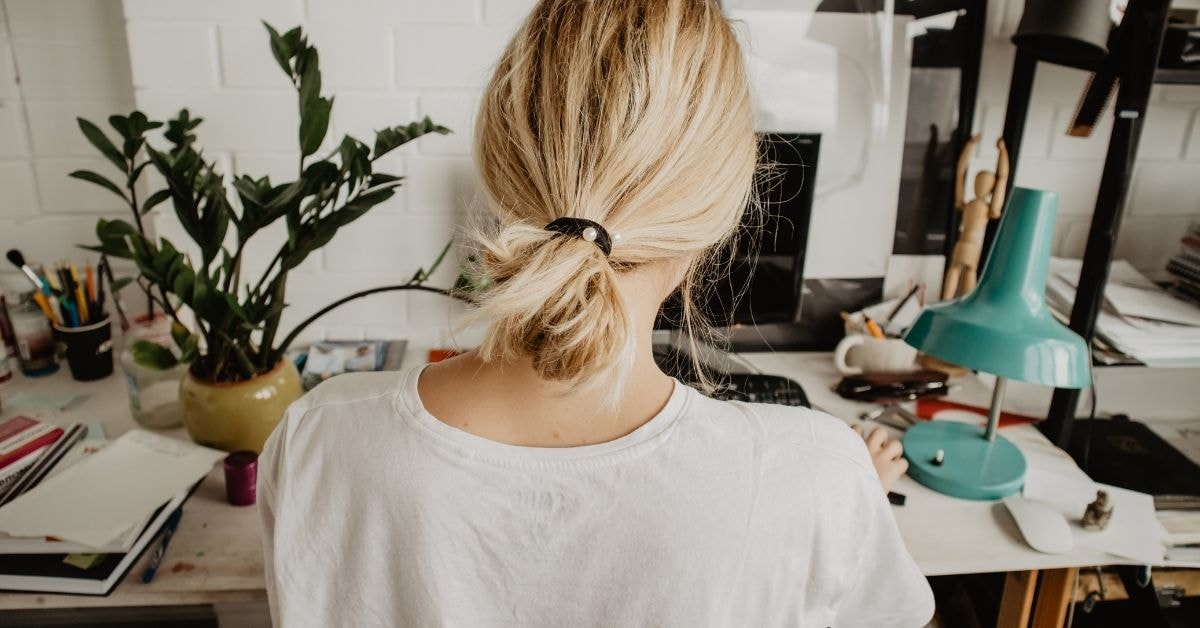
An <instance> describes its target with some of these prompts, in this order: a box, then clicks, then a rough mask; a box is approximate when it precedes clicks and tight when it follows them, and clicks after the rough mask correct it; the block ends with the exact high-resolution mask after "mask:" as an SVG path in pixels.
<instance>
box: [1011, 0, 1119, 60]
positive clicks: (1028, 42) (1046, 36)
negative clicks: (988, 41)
mask: <svg viewBox="0 0 1200 628" xmlns="http://www.w3.org/2000/svg"><path fill="white" fill-rule="evenodd" d="M1108 4H1109V3H1108V2H1106V1H1104V0H1026V2H1025V12H1024V13H1023V14H1022V15H1021V23H1020V24H1018V25H1017V33H1016V34H1015V35H1013V38H1012V40H1013V43H1014V44H1016V45H1017V47H1018V48H1020V49H1021V50H1023V51H1025V52H1028V53H1030V54H1032V55H1033V56H1034V57H1036V58H1038V59H1040V60H1042V61H1050V62H1052V63H1059V64H1064V65H1069V66H1077V67H1078V66H1081V65H1090V64H1093V63H1095V62H1097V61H1099V60H1100V59H1103V58H1104V57H1105V55H1107V54H1108V35H1109V33H1110V32H1112V28H1113V23H1112V19H1111V18H1110V17H1109V14H1108Z"/></svg>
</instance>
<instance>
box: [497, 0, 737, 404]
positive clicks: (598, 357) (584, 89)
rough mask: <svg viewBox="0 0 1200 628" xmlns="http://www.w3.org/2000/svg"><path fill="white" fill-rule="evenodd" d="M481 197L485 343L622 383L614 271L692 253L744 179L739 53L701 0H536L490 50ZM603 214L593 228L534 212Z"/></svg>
mask: <svg viewBox="0 0 1200 628" xmlns="http://www.w3.org/2000/svg"><path fill="white" fill-rule="evenodd" d="M476 138H477V139H476V143H477V146H476V151H475V156H476V160H477V166H478V169H479V172H480V174H481V176H482V180H483V184H484V188H485V190H486V192H487V195H488V201H489V207H490V209H491V210H492V212H493V213H494V214H495V220H494V221H491V222H492V225H491V228H487V229H483V230H477V232H476V233H475V234H474V238H475V240H476V241H477V243H478V255H477V259H478V264H479V269H478V270H479V272H480V273H481V274H482V275H483V278H484V279H485V281H487V282H488V283H490V288H488V289H487V290H486V291H485V293H484V294H483V295H482V296H481V298H480V301H479V315H480V316H482V317H484V318H486V319H487V320H489V321H490V323H491V325H490V327H489V330H488V333H487V335H486V336H485V339H484V342H483V344H482V346H481V347H480V355H481V357H482V358H483V359H484V360H486V361H493V360H502V361H509V360H515V359H519V358H521V357H524V356H528V357H530V358H532V362H533V366H534V368H535V370H536V371H537V373H538V374H539V375H540V376H541V377H542V378H544V379H547V380H556V381H561V382H564V383H565V384H568V385H569V386H571V387H587V386H594V385H600V384H605V385H608V386H609V387H610V389H611V390H612V391H616V392H614V394H619V391H620V390H621V389H622V387H623V384H624V377H625V374H626V373H627V372H628V370H629V367H630V366H632V364H633V360H634V348H635V339H634V329H633V325H632V322H631V319H630V316H629V312H628V311H627V309H626V304H625V301H624V298H623V296H622V294H621V291H620V289H619V287H618V281H617V278H618V276H619V274H620V273H623V272H628V271H630V270H633V269H636V268H638V267H639V266H641V265H644V264H649V263H653V262H662V261H679V260H682V261H689V262H690V267H689V268H688V272H687V273H686V275H685V279H684V281H683V283H682V286H681V288H682V290H683V292H684V296H685V299H684V300H685V305H684V321H683V323H684V326H685V329H690V328H693V327H696V326H698V325H700V324H701V323H700V321H699V318H700V317H699V316H698V315H697V314H696V312H694V311H693V309H692V308H691V306H690V305H689V304H688V303H687V301H688V300H689V299H688V298H687V297H688V296H689V293H690V292H691V291H692V287H693V284H694V283H695V281H696V277H697V271H698V270H700V269H701V268H702V266H703V260H704V259H706V257H707V255H706V254H707V253H709V252H711V251H712V250H713V249H714V248H716V247H717V246H718V245H720V244H722V243H723V242H725V241H726V240H727V239H728V238H729V237H730V236H731V235H732V234H733V232H734V231H735V228H736V227H737V225H738V222H739V220H740V218H741V216H742V213H743V211H744V210H745V208H746V206H747V203H748V202H749V200H750V197H751V190H752V187H753V177H754V171H755V164H756V157H757V145H756V140H755V135H754V127H753V116H752V113H751V107H750V94H749V88H748V84H747V79H746V75H745V70H744V67H743V61H742V53H741V50H740V49H739V46H738V43H737V40H736V38H735V35H734V33H733V31H732V29H731V28H730V25H729V23H728V22H727V21H726V19H725V18H724V16H723V15H722V14H721V10H720V7H719V6H718V4H717V2H716V0H637V1H619V2H607V1H605V2H601V1H598V0H597V1H590V0H542V2H540V3H539V4H538V5H537V6H536V7H535V8H534V9H533V12H532V13H531V14H530V16H529V17H528V18H527V19H526V21H525V23H524V25H523V26H522V27H521V29H520V31H519V32H518V33H517V34H516V36H515V37H514V38H513V40H512V42H510V43H509V45H508V48H507V49H506V50H505V51H504V53H503V55H502V56H501V58H500V61H499V65H498V67H497V68H496V70H495V73H494V75H493V76H492V79H491V81H490V83H489V84H488V86H487V89H486V90H485V93H484V96H483V101H482V104H481V107H480V111H479V117H478V119H477V122H476ZM560 217H576V218H585V219H589V220H593V221H595V222H598V223H600V224H601V225H603V226H604V227H606V228H607V230H608V231H609V232H610V233H619V234H620V239H619V241H617V242H616V243H615V244H614V246H613V247H612V253H611V255H610V256H608V257H606V256H605V255H604V253H603V252H602V251H601V250H600V248H599V247H598V246H596V244H595V243H593V242H589V241H586V240H584V239H582V238H577V237H566V236H561V235H558V234H556V233H553V232H551V231H547V230H546V229H545V226H546V225H547V224H548V223H550V222H551V221H553V220H555V219H556V218H560Z"/></svg>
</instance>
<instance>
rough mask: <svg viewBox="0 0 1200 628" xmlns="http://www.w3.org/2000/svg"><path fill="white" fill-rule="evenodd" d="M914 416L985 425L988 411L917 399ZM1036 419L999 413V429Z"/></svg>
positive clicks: (951, 403) (949, 402)
mask: <svg viewBox="0 0 1200 628" xmlns="http://www.w3.org/2000/svg"><path fill="white" fill-rule="evenodd" d="M916 414H917V416H918V417H921V418H922V419H931V420H932V419H937V420H939V421H958V422H960V423H975V424H978V425H987V419H988V409H987V408H981V407H979V406H971V405H967V404H965V403H958V402H956V401H947V400H945V399H918V400H917V411H916ZM1036 420H1037V419H1035V418H1033V417H1031V416H1025V415H1023V414H1016V413H1014V412H1001V413H1000V427H1002V428H1004V427H1008V426H1010V425H1020V424H1022V423H1033V422H1034V421H1036Z"/></svg>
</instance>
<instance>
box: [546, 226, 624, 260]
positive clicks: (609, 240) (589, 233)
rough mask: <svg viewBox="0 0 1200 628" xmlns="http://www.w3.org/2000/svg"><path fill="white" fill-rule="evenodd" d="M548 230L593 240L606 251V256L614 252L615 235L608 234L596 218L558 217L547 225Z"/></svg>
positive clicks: (589, 240)
mask: <svg viewBox="0 0 1200 628" xmlns="http://www.w3.org/2000/svg"><path fill="white" fill-rule="evenodd" d="M546 231H553V232H555V233H559V234H562V235H566V236H573V237H576V238H583V239H584V240H587V241H588V242H593V243H595V244H596V246H598V247H600V250H601V251H602V252H603V253H604V256H605V257H608V256H609V255H611V254H612V245H613V237H612V236H610V235H609V234H608V230H607V229H605V228H604V227H602V226H601V225H600V223H598V222H596V221H594V220H588V219H587V218H572V217H570V216H564V217H562V218H557V219H555V220H554V222H551V223H550V224H548V225H546Z"/></svg>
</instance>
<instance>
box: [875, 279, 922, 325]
mask: <svg viewBox="0 0 1200 628" xmlns="http://www.w3.org/2000/svg"><path fill="white" fill-rule="evenodd" d="M920 289H921V284H919V283H918V284H913V287H912V290H909V291H908V294H907V295H905V297H904V298H903V299H900V302H899V303H897V304H896V307H894V308H892V312H891V313H890V314H888V315H887V320H886V321H884V323H883V324H884V325H891V324H892V319H893V318H896V315H897V314H899V313H900V310H902V309H904V306H906V305H908V302H909V301H911V300H912V298H913V297H915V296H917V291H919V290H920Z"/></svg>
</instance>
